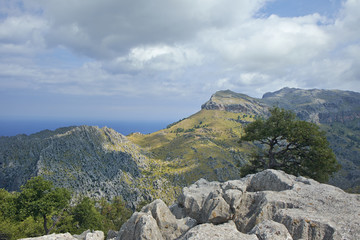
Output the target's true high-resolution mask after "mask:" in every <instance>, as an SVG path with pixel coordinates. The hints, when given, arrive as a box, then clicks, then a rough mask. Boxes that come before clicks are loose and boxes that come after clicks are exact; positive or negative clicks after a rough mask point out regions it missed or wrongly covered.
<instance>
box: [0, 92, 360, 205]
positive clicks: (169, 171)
mask: <svg viewBox="0 0 360 240" xmlns="http://www.w3.org/2000/svg"><path fill="white" fill-rule="evenodd" d="M272 106H279V107H282V108H285V109H290V110H292V111H294V112H295V113H296V114H297V116H298V117H299V118H300V119H302V120H306V121H312V122H315V123H317V124H319V125H320V126H321V128H322V129H323V130H324V131H326V133H327V137H328V140H329V142H330V144H331V147H332V149H333V150H334V152H335V154H336V156H337V159H338V161H339V162H340V164H341V165H342V170H341V171H340V172H339V173H337V174H336V175H335V176H334V177H333V178H332V179H331V180H330V183H331V184H333V185H336V186H339V187H342V188H343V189H351V190H352V191H356V192H360V93H356V92H349V91H339V90H318V89H313V90H303V89H294V88H284V89H281V90H279V91H277V92H273V93H266V94H264V96H263V98H262V99H257V98H252V97H249V96H247V95H244V94H239V93H235V92H232V91H229V90H226V91H219V92H216V93H215V94H213V95H212V96H211V98H210V100H209V101H207V102H206V103H205V104H203V105H202V110H201V111H199V112H198V113H195V114H194V115H192V116H189V117H188V118H185V119H183V120H180V121H178V122H176V123H173V124H170V125H169V126H168V127H167V128H166V129H163V130H160V131H157V132H154V133H151V134H146V135H143V134H140V133H134V134H131V135H129V136H124V135H122V134H120V133H117V132H116V131H114V130H112V129H109V128H106V127H105V128H101V129H100V128H98V127H90V126H79V127H67V128H61V129H57V130H55V131H49V130H45V131H42V132H39V133H37V134H32V135H29V136H28V135H17V136H14V137H0V188H6V189H7V190H9V191H16V190H19V187H20V186H21V185H23V184H24V183H25V182H26V181H27V180H28V179H29V178H30V177H32V176H36V175H43V176H44V177H45V178H47V179H50V180H52V181H53V182H54V183H55V185H56V186H63V187H67V188H70V189H71V190H72V191H73V192H74V194H75V196H79V195H89V196H93V197H97V198H100V197H106V198H108V199H110V198H112V197H113V196H116V195H121V196H123V198H124V199H125V200H127V201H128V203H129V204H130V205H132V207H135V205H136V204H138V203H140V202H141V201H144V200H145V201H147V200H152V199H154V198H162V199H163V200H165V202H168V203H171V202H172V201H173V200H174V199H175V196H176V195H177V194H178V193H179V192H180V189H181V188H182V187H183V186H186V185H189V184H191V183H193V182H195V181H196V180H198V179H199V178H201V177H202V178H206V179H208V180H218V181H226V180H229V179H236V178H239V177H240V176H239V166H242V165H243V164H244V163H246V161H247V154H248V153H249V149H250V147H251V144H250V143H248V144H242V145H239V143H238V140H239V138H240V136H241V134H242V131H243V130H242V129H243V125H244V124H247V123H248V122H251V121H253V120H254V119H256V118H259V117H263V118H264V117H267V116H268V109H269V107H272Z"/></svg>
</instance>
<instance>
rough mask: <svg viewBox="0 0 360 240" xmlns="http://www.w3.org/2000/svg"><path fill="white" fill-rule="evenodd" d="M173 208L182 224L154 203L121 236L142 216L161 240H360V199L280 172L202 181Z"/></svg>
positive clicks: (312, 181) (130, 229)
mask: <svg viewBox="0 0 360 240" xmlns="http://www.w3.org/2000/svg"><path fill="white" fill-rule="evenodd" d="M178 202H179V203H178V206H176V205H173V206H172V208H173V209H178V210H179V209H181V214H179V216H180V215H182V214H184V212H185V214H184V215H185V217H184V218H181V219H176V218H175V216H174V215H173V214H172V213H171V211H170V210H169V209H167V207H166V206H165V204H164V203H163V202H162V201H160V200H156V201H155V202H153V203H151V204H149V205H147V206H145V207H144V208H143V209H142V211H143V212H141V213H135V214H134V215H133V216H132V217H131V218H130V220H129V221H128V222H127V223H125V224H124V225H123V227H122V228H121V230H120V233H121V232H124V231H125V230H126V231H128V232H130V233H131V234H134V232H135V229H136V228H141V225H140V224H139V222H140V221H138V220H137V219H139V217H138V216H139V215H140V216H143V215H146V216H150V217H151V219H153V220H151V221H152V222H154V221H155V222H156V226H153V230H154V231H155V230H156V231H159V232H161V233H160V234H161V235H162V236H161V237H162V238H163V239H176V238H178V239H261V240H265V239H266V240H291V239H303V240H310V239H311V240H324V239H332V240H337V239H339V240H340V239H347V240H357V239H360V195H357V194H348V193H346V192H344V191H343V190H341V189H339V188H336V187H334V186H331V185H327V184H320V183H318V182H316V181H314V180H311V179H307V178H304V177H295V176H292V175H288V174H286V173H284V172H283V171H276V170H266V171H263V172H260V173H257V174H253V175H248V176H247V177H245V178H243V179H240V180H237V181H228V182H224V183H219V182H208V181H206V180H204V179H201V180H199V181H198V182H196V183H194V184H193V185H191V186H189V187H187V188H184V189H183V193H182V195H181V196H180V197H179V200H178ZM178 210H176V211H178ZM194 216H195V217H196V218H197V221H196V220H195V219H193V217H194ZM142 224H144V223H142ZM153 224H155V223H153ZM184 226H185V227H184ZM122 236H123V238H120V239H134V238H131V237H127V236H129V235H126V234H125V235H124V234H123V235H122ZM131 236H133V235H131ZM154 239H156V238H154Z"/></svg>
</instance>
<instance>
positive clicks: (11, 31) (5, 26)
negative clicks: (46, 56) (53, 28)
mask: <svg viewBox="0 0 360 240" xmlns="http://www.w3.org/2000/svg"><path fill="white" fill-rule="evenodd" d="M47 28H48V26H47V23H46V21H45V20H44V19H41V18H39V17H35V16H30V15H24V16H14V17H13V16H11V17H8V18H6V19H4V20H3V21H1V20H0V53H2V54H12V53H13V54H29V53H34V52H35V51H39V50H41V49H43V48H44V47H45V39H44V35H43V34H44V32H45V31H46V30H47Z"/></svg>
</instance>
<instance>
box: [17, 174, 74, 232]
mask: <svg viewBox="0 0 360 240" xmlns="http://www.w3.org/2000/svg"><path fill="white" fill-rule="evenodd" d="M70 197H71V196H70V192H69V191H68V190H67V189H65V188H54V186H53V184H52V182H50V181H47V180H45V179H44V178H43V177H42V176H37V177H33V178H31V179H30V180H29V181H27V183H26V184H25V185H24V186H22V187H21V193H20V195H19V197H18V199H17V201H18V208H17V209H18V210H19V211H20V213H19V217H20V218H23V217H29V216H31V217H33V218H34V219H37V218H38V217H40V218H42V220H43V226H44V232H45V234H48V233H49V232H50V230H51V229H50V228H49V226H48V217H49V216H50V215H57V216H56V217H55V216H54V218H60V217H61V216H60V215H61V212H62V211H63V210H64V208H65V207H67V206H68V204H69V201H70ZM54 222H55V224H56V221H54Z"/></svg>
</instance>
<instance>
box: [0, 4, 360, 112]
mask: <svg viewBox="0 0 360 240" xmlns="http://www.w3.org/2000/svg"><path fill="white" fill-rule="evenodd" d="M270 1H272V0H244V1H238V0H223V1H218V0H197V1H192V0H181V1H180V0H174V1H165V0H154V1H147V0H139V1H118V0H104V1H97V0H87V1H82V0H73V1H71V4H69V2H67V1H57V0H26V1H23V2H22V3H23V5H24V6H23V7H21V8H20V7H19V6H20V5H21V1H15V3H11V4H10V5H6V6H5V7H4V8H2V9H1V10H0V14H1V15H2V16H5V17H3V18H0V54H1V55H2V56H5V57H3V58H2V59H0V85H1V86H2V87H3V88H4V89H5V88H13V89H14V88H21V89H37V90H39V91H47V92H51V93H62V94H68V95H82V96H116V95H121V96H143V97H144V98H146V99H151V98H152V97H156V98H160V97H166V98H176V97H178V98H179V99H184V98H186V99H187V100H188V101H189V102H191V99H195V98H196V99H199V98H202V99H204V98H205V99H207V98H208V97H209V96H210V95H211V94H212V93H213V92H215V91H217V90H220V89H232V90H234V91H238V92H243V93H247V94H249V95H252V96H261V95H262V93H264V92H267V91H274V90H277V89H279V88H281V87H285V86H289V87H306V88H312V87H317V88H341V89H350V90H356V91H360V84H359V79H360V71H359V69H360V60H359V56H360V50H359V49H360V29H359V28H360V27H359V26H360V25H359V24H358V23H359V22H360V15H359V14H358V13H359V12H360V1H357V0H348V1H344V4H343V8H342V9H341V10H339V14H337V15H336V14H333V15H331V14H329V16H330V15H331V16H337V17H336V19H327V18H325V17H324V16H321V15H319V14H318V13H313V14H310V15H306V16H301V17H286V18H284V17H280V16H276V15H271V14H267V15H261V14H259V10H260V9H261V8H262V7H263V6H264V5H265V4H267V3H268V2H270ZM10 2H11V1H7V3H10ZM1 4H3V2H0V8H1V7H3V6H2V5H1ZM4 9H5V10H4ZM57 49H63V50H64V51H65V52H67V53H69V52H70V53H69V54H68V55H67V56H66V57H63V56H61V53H59V51H56V50H57ZM42 54H43V55H46V57H44V56H43V55H42ZM51 54H53V55H52V56H51ZM79 56H85V58H82V57H79ZM72 57H73V58H74V59H77V60H74V62H75V63H76V64H75V63H74V66H72V67H64V66H68V65H71V64H72V60H71V58H72ZM49 58H50V59H51V60H50V61H48V60H49ZM54 59H55V60H54ZM199 96H200V97H199ZM179 101H182V100H179ZM199 105H200V104H199Z"/></svg>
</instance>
